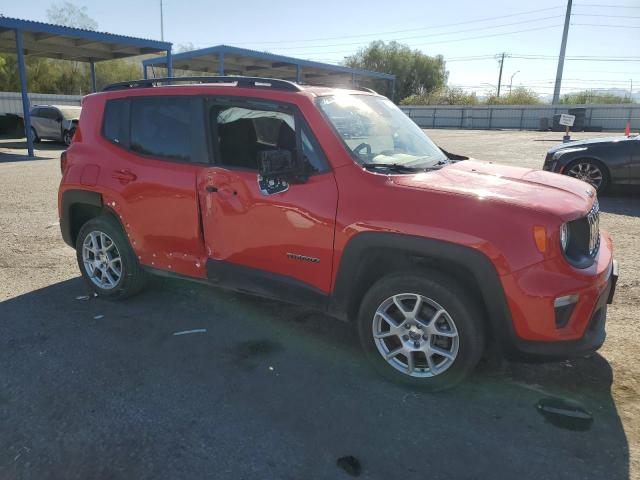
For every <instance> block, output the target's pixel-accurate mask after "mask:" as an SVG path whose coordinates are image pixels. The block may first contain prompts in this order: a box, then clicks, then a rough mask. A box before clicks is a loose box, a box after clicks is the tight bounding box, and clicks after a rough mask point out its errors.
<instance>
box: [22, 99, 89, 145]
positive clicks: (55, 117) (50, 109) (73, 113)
mask: <svg viewBox="0 0 640 480" xmlns="http://www.w3.org/2000/svg"><path fill="white" fill-rule="evenodd" d="M81 110H82V109H81V107H75V106H68V105H36V106H35V107H33V108H32V109H31V134H32V135H33V139H34V141H35V142H39V141H40V140H45V139H46V140H55V141H57V142H63V143H64V144H65V145H71V140H72V139H73V135H74V133H75V132H76V126H77V125H78V119H79V118H80V111H81Z"/></svg>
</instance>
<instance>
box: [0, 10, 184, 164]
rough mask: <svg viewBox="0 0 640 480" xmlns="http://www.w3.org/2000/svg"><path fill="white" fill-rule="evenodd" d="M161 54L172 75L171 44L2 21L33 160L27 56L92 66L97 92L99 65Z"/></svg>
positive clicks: (1, 36) (1, 39) (1, 44)
mask: <svg viewBox="0 0 640 480" xmlns="http://www.w3.org/2000/svg"><path fill="white" fill-rule="evenodd" d="M161 52H166V57H164V58H166V59H167V69H168V73H169V75H171V71H172V70H171V43H169V42H160V41H157V40H147V39H143V38H135V37H127V36H124V35H114V34H111V33H104V32H96V31H93V30H83V29H80V28H71V27H64V26H61V25H53V24H50V23H42V22H33V21H30V20H21V19H18V18H9V17H0V53H15V54H16V55H17V57H18V72H19V75H20V90H21V94H22V110H23V113H24V127H25V134H26V136H27V150H28V154H29V156H30V157H33V138H32V136H31V121H30V119H29V97H28V96H27V76H26V69H25V62H24V57H25V55H33V56H39V57H46V58H54V59H59V60H73V61H78V62H87V63H89V68H90V74H91V86H92V89H93V91H94V92H95V90H96V70H95V63H96V62H100V61H102V60H113V59H117V58H126V57H135V56H138V55H145V54H151V53H161Z"/></svg>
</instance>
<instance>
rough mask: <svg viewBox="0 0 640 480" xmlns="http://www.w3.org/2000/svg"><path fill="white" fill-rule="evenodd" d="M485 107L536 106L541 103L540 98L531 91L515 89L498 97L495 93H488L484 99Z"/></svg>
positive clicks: (521, 88)
mask: <svg viewBox="0 0 640 480" xmlns="http://www.w3.org/2000/svg"><path fill="white" fill-rule="evenodd" d="M486 103H487V105H537V104H539V103H542V102H541V101H540V97H538V94H537V93H536V92H534V91H533V90H529V89H528V88H525V87H516V88H514V89H513V90H512V91H511V92H510V93H508V94H507V95H503V96H501V97H498V95H497V93H496V92H495V91H493V92H490V93H489V94H488V95H487V99H486Z"/></svg>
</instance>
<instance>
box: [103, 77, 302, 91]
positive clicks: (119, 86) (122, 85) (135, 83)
mask: <svg viewBox="0 0 640 480" xmlns="http://www.w3.org/2000/svg"><path fill="white" fill-rule="evenodd" d="M180 82H189V83H235V84H236V86H237V87H246V88H273V89H276V90H287V91H290V92H300V91H302V88H300V86H299V85H296V84H295V83H293V82H289V81H288V80H278V79H275V78H262V77H242V76H230V77H229V76H216V77H207V76H197V77H165V78H149V79H144V80H129V81H128V82H119V83H112V84H111V85H107V86H106V87H104V88H103V89H102V91H103V92H112V91H114V90H126V89H129V88H149V87H155V86H160V85H168V84H175V83H180Z"/></svg>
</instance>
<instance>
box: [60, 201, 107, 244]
mask: <svg viewBox="0 0 640 480" xmlns="http://www.w3.org/2000/svg"><path fill="white" fill-rule="evenodd" d="M77 204H84V205H90V206H92V207H98V208H100V209H102V208H103V202H102V195H101V194H100V193H98V192H92V191H90V190H67V191H65V192H64V193H63V194H62V202H61V205H60V232H61V233H62V239H63V240H64V242H65V243H66V244H67V245H69V246H70V247H72V248H75V244H74V239H73V221H72V220H73V219H72V218H71V210H72V208H73V206H74V205H77Z"/></svg>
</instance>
